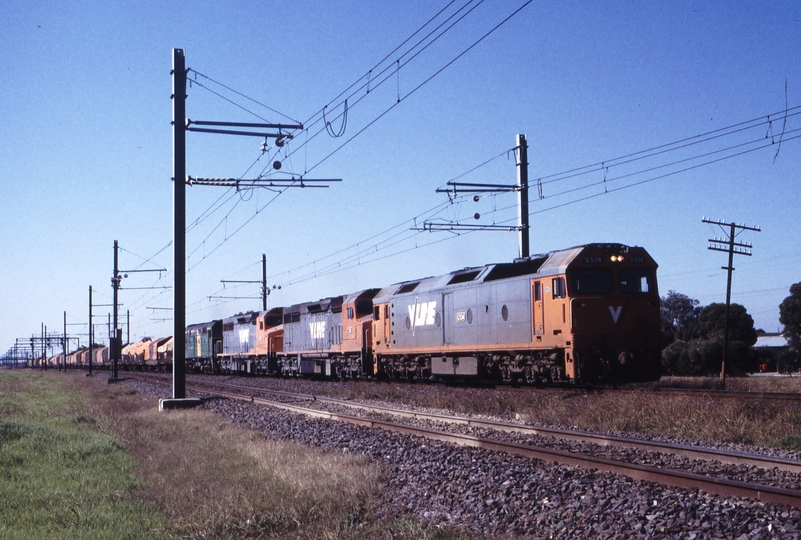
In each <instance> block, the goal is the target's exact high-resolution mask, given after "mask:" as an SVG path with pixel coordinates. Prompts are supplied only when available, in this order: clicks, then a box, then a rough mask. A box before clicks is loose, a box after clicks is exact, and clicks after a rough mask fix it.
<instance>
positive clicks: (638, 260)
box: [629, 257, 645, 264]
mask: <svg viewBox="0 0 801 540" xmlns="http://www.w3.org/2000/svg"><path fill="white" fill-rule="evenodd" d="M629 262H630V263H633V264H642V263H644V262H645V257H629Z"/></svg>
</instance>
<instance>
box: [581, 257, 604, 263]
mask: <svg viewBox="0 0 801 540" xmlns="http://www.w3.org/2000/svg"><path fill="white" fill-rule="evenodd" d="M602 262H604V260H603V257H584V263H585V264H599V263H602Z"/></svg>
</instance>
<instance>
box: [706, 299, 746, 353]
mask: <svg viewBox="0 0 801 540" xmlns="http://www.w3.org/2000/svg"><path fill="white" fill-rule="evenodd" d="M725 326H726V304H718V303H714V304H709V305H708V306H706V307H704V308H703V309H702V310H701V313H700V314H699V315H698V337H699V338H701V339H715V338H719V339H723V333H724V332H723V331H724V328H725ZM734 341H741V342H743V343H745V344H746V345H749V346H752V345H754V343H756V341H757V333H756V330H755V329H754V319H752V318H751V315H749V314H748V311H746V309H745V307H744V306H741V305H740V304H731V306H730V308H729V343H731V342H734Z"/></svg>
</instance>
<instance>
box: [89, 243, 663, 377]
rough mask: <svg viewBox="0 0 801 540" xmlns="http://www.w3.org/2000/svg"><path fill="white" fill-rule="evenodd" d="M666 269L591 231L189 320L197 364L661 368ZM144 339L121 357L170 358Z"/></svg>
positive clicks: (348, 371) (384, 373)
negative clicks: (572, 241) (501, 254)
mask: <svg viewBox="0 0 801 540" xmlns="http://www.w3.org/2000/svg"><path fill="white" fill-rule="evenodd" d="M656 270H657V264H656V262H655V261H654V260H653V259H652V258H651V256H650V255H649V254H648V253H647V251H646V250H645V249H643V248H641V247H636V246H631V247H630V246H625V245H622V244H586V245H581V246H576V247H572V248H568V249H563V250H557V251H552V252H550V253H546V254H542V255H535V256H532V257H528V258H525V259H518V260H516V261H514V262H511V263H498V264H488V265H485V266H481V267H475V268H467V269H463V270H459V271H455V272H451V273H449V274H445V275H442V276H434V277H429V278H425V279H418V280H412V281H405V282H401V283H396V284H393V285H389V286H385V287H382V288H375V289H366V290H362V291H357V292H354V293H351V294H345V295H340V296H333V297H329V298H324V299H321V300H317V301H314V302H305V303H300V304H295V305H291V306H285V307H278V308H273V309H270V310H268V311H263V312H251V313H245V314H238V315H236V316H233V317H229V318H226V319H223V320H216V321H209V322H206V323H200V324H195V325H190V326H189V327H187V330H186V336H185V345H186V362H187V369H188V370H190V371H191V370H194V371H203V372H238V373H251V374H272V375H284V376H303V375H309V376H315V375H317V376H330V377H339V378H396V379H418V380H419V379H434V378H437V379H438V378H449V377H451V378H452V377H456V378H480V379H491V380H498V381H516V380H517V381H522V382H526V383H532V384H533V383H540V382H548V383H550V382H554V383H560V382H596V381H610V380H616V381H629V380H651V379H654V378H657V377H658V376H659V367H660V352H661V332H660V314H659V295H658V287H657V280H656ZM423 329H425V331H423ZM141 345H142V344H141V342H140V343H139V344H129V345H127V346H126V347H125V348H124V349H123V362H122V367H123V369H126V368H127V369H160V368H163V369H168V367H169V362H171V353H170V351H169V350H166V349H164V347H165V346H164V345H162V344H160V345H159V346H158V347H155V346H153V347H151V349H152V350H153V351H154V352H153V353H152V354H147V353H142V354H139V353H133V352H132V351H134V349H136V347H139V349H143V347H141ZM144 349H147V347H144ZM137 350H138V349H137ZM158 350H163V351H164V352H163V353H159V352H157V351H158ZM80 362H81V360H80V359H78V360H76V363H80Z"/></svg>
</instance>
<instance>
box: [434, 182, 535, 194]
mask: <svg viewBox="0 0 801 540" xmlns="http://www.w3.org/2000/svg"><path fill="white" fill-rule="evenodd" d="M447 185H448V186H450V188H437V191H436V192H437V193H453V194H454V195H457V194H459V193H509V192H514V191H519V190H520V186H518V185H516V184H511V185H508V184H507V185H504V184H473V183H469V182H454V181H449V182H448V184H447Z"/></svg>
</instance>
